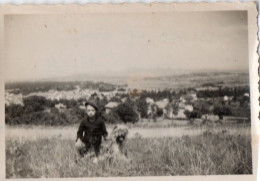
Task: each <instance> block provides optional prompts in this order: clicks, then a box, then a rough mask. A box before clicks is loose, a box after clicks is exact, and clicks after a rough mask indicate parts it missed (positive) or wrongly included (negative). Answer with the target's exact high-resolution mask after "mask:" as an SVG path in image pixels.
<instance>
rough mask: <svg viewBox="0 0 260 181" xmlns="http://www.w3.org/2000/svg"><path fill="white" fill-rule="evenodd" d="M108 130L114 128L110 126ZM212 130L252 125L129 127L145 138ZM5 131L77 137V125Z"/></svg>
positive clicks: (238, 130) (240, 130)
mask: <svg viewBox="0 0 260 181" xmlns="http://www.w3.org/2000/svg"><path fill="white" fill-rule="evenodd" d="M107 129H108V132H109V133H110V132H111V130H112V127H111V126H108V128H107ZM206 130H210V131H211V132H216V133H217V132H223V133H226V134H231V135H238V134H240V135H250V126H225V125H224V126H216V127H214V126H211V127H205V126H204V127H194V126H182V127H169V128H165V127H164V128H160V127H159V128H143V127H142V128H137V127H133V128H129V138H133V137H136V136H137V135H139V136H141V137H143V138H160V137H181V136H184V135H188V136H196V135H200V134H202V133H203V132H204V131H206ZM5 133H6V137H7V138H17V137H18V138H25V139H26V140H27V139H30V140H35V139H37V138H61V139H72V140H74V139H76V133H77V127H76V126H71V127H69V126H66V127H49V126H47V127H44V126H33V127H25V126H22V127H18V126H16V127H12V126H6V128H5Z"/></svg>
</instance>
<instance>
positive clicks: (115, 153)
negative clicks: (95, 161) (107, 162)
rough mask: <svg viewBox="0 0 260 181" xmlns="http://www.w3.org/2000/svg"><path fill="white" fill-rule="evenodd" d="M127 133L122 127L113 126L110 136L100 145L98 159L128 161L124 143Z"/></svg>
mask: <svg viewBox="0 0 260 181" xmlns="http://www.w3.org/2000/svg"><path fill="white" fill-rule="evenodd" d="M128 133H129V131H128V128H127V127H126V126H124V125H116V126H114V128H113V130H112V132H111V134H110V135H109V137H108V138H107V140H106V141H104V142H103V143H102V145H101V150H100V156H99V159H100V160H103V159H120V160H124V161H129V159H128V155H127V150H126V147H125V143H126V140H127V135H128Z"/></svg>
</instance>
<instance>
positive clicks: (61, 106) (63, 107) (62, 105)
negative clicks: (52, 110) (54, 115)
mask: <svg viewBox="0 0 260 181" xmlns="http://www.w3.org/2000/svg"><path fill="white" fill-rule="evenodd" d="M55 107H56V108H57V109H59V110H64V109H66V108H67V107H66V105H64V104H62V103H59V104H56V105H55Z"/></svg>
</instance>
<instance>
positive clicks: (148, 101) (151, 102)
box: [145, 97, 154, 104]
mask: <svg viewBox="0 0 260 181" xmlns="http://www.w3.org/2000/svg"><path fill="white" fill-rule="evenodd" d="M145 101H146V103H147V104H153V103H154V100H153V99H152V98H150V97H147V98H146V99H145Z"/></svg>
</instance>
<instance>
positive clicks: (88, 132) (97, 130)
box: [77, 116, 107, 143]
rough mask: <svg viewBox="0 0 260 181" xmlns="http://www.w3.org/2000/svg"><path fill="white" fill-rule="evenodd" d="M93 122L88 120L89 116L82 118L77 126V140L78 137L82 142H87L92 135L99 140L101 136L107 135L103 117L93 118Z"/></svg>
mask: <svg viewBox="0 0 260 181" xmlns="http://www.w3.org/2000/svg"><path fill="white" fill-rule="evenodd" d="M95 119H96V120H95V121H93V122H90V121H89V118H86V119H84V120H83V121H82V122H81V123H80V126H79V129H78V132H77V140H78V139H80V140H81V141H82V142H84V143H88V142H89V140H90V139H92V138H93V137H94V138H96V139H98V140H100V141H101V139H102V136H103V137H104V138H105V137H107V130H106V126H105V123H104V119H103V118H102V117H101V116H98V117H96V118H95Z"/></svg>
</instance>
